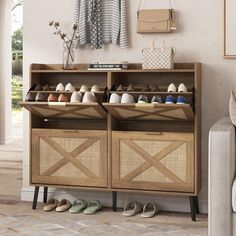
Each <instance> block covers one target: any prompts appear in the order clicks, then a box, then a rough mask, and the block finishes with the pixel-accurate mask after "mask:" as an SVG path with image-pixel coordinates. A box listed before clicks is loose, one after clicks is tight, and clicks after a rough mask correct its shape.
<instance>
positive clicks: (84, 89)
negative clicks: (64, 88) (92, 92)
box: [79, 85, 89, 93]
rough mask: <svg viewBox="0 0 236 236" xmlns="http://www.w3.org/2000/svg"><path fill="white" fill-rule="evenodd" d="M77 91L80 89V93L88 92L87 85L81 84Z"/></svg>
mask: <svg viewBox="0 0 236 236" xmlns="http://www.w3.org/2000/svg"><path fill="white" fill-rule="evenodd" d="M79 91H80V92H81V93H85V92H88V91H89V89H88V87H87V86H86V85H82V86H81V88H80V90H79Z"/></svg>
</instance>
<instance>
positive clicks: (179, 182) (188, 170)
mask: <svg viewBox="0 0 236 236" xmlns="http://www.w3.org/2000/svg"><path fill="white" fill-rule="evenodd" d="M112 140H113V141H112V187H113V188H120V189H135V190H149V191H150V190H158V191H169V192H171V191H172V192H194V149H193V141H194V136H193V134H192V133H145V132H113V134H112Z"/></svg>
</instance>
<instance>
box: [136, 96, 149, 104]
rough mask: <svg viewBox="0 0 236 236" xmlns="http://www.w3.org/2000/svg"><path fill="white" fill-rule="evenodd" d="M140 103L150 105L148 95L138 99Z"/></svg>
mask: <svg viewBox="0 0 236 236" xmlns="http://www.w3.org/2000/svg"><path fill="white" fill-rule="evenodd" d="M138 103H148V97H147V96H146V95H143V94H141V95H140V96H139V98H138Z"/></svg>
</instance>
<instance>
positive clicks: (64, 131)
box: [63, 130, 78, 133]
mask: <svg viewBox="0 0 236 236" xmlns="http://www.w3.org/2000/svg"><path fill="white" fill-rule="evenodd" d="M63 133H78V130H63Z"/></svg>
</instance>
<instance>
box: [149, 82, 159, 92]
mask: <svg viewBox="0 0 236 236" xmlns="http://www.w3.org/2000/svg"><path fill="white" fill-rule="evenodd" d="M150 91H151V92H158V91H160V90H159V87H158V86H157V85H155V84H153V85H151V86H150Z"/></svg>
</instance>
